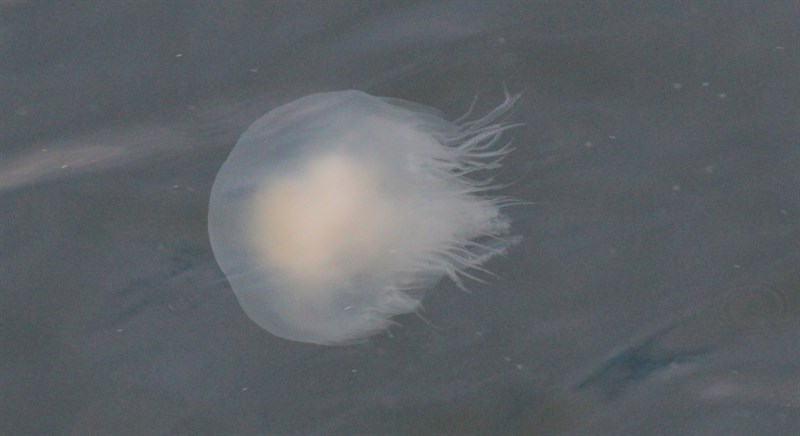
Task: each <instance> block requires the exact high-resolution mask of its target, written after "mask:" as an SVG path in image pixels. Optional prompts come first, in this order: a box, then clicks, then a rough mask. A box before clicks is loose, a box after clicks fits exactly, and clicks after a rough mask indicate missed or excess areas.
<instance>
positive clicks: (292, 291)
mask: <svg viewBox="0 0 800 436" xmlns="http://www.w3.org/2000/svg"><path fill="white" fill-rule="evenodd" d="M517 98H519V95H510V94H508V93H506V98H505V101H504V102H503V103H502V104H501V105H500V106H498V107H497V108H495V109H494V110H492V111H490V112H489V113H488V114H486V115H485V116H483V117H479V118H477V119H472V120H471V121H467V119H468V117H469V112H468V114H467V115H465V117H462V118H460V119H458V120H456V121H453V122H451V121H447V120H445V119H444V118H443V117H442V116H441V114H440V113H439V112H438V111H437V110H435V109H433V108H430V107H427V106H424V105H420V104H417V103H412V102H408V101H404V100H398V99H392V98H381V97H375V96H372V95H369V94H366V93H364V92H360V91H337V92H327V93H319V94H312V95H308V96H306V97H302V98H300V99H298V100H295V101H293V102H291V103H288V104H285V105H283V106H280V107H278V108H276V109H274V110H272V111H270V112H269V113H267V114H266V115H264V116H263V117H261V118H260V119H258V120H257V121H256V122H255V123H253V124H252V125H251V126H250V127H249V128H248V129H247V131H246V132H245V133H244V134H243V135H242V136H241V138H240V139H239V141H238V142H237V144H236V146H235V147H234V148H233V150H232V151H231V153H230V155H229V157H228V158H227V160H226V161H225V163H224V164H223V165H222V167H221V169H220V170H219V173H218V175H217V178H216V180H215V181H214V185H213V187H212V189H211V198H210V202H209V211H208V232H209V237H210V240H211V246H212V249H213V252H214V256H215V258H216V260H217V262H218V264H219V265H220V268H221V269H222V271H223V272H224V274H225V277H226V278H227V279H228V282H229V283H230V286H231V288H232V289H233V292H234V294H235V296H236V298H237V300H238V302H239V304H240V306H241V307H242V309H243V310H244V312H245V314H246V315H247V316H248V317H249V318H250V319H252V320H253V321H254V322H255V323H256V324H258V326H260V327H261V328H263V329H264V330H266V331H268V332H270V333H272V334H274V335H275V336H278V337H281V338H285V339H289V340H293V341H299V342H307V343H314V344H321V345H340V344H350V343H355V342H361V341H364V340H366V338H368V337H370V336H372V335H375V334H377V333H379V332H382V331H384V330H386V329H387V328H389V327H390V326H392V325H393V324H394V323H395V322H394V321H393V320H392V318H393V317H394V316H395V315H400V314H405V313H411V312H415V311H418V310H419V309H420V307H421V306H420V304H421V302H422V299H423V297H424V295H425V293H426V291H428V290H429V289H431V288H432V287H434V286H435V285H436V284H437V283H438V282H439V281H440V280H441V279H442V278H444V277H449V278H450V279H451V280H452V281H453V282H454V283H455V284H456V285H458V286H459V287H461V288H466V286H465V284H464V281H465V280H464V279H466V278H473V279H476V280H482V278H481V277H476V272H479V271H482V273H480V274H481V275H482V276H483V274H484V273H489V271H487V270H486V269H485V268H484V267H483V265H484V264H485V262H486V261H487V260H489V259H491V258H492V257H494V256H496V255H502V254H504V253H506V251H507V249H508V248H509V247H510V246H512V245H513V244H514V243H516V242H517V241H518V240H519V237H517V236H513V235H511V234H510V225H511V220H510V219H509V217H508V216H507V214H506V213H505V210H506V207H507V206H509V205H513V204H515V203H516V200H515V199H513V198H509V197H506V196H500V195H495V194H496V190H497V189H498V188H499V186H498V185H497V184H496V183H495V182H494V181H493V178H492V173H493V172H494V171H495V170H497V169H498V168H500V167H501V161H502V160H503V158H504V157H505V156H506V155H507V154H508V153H509V152H510V151H511V146H510V142H509V143H507V144H500V143H499V141H500V137H501V134H502V133H503V132H504V131H506V130H508V129H510V128H512V127H514V126H515V125H512V124H508V123H499V122H498V121H497V120H498V119H499V118H500V117H501V116H502V115H503V114H504V113H506V112H507V111H508V109H510V108H511V107H512V106H513V105H514V103H515V101H516V100H517ZM470 112H471V110H470ZM473 118H474V117H473Z"/></svg>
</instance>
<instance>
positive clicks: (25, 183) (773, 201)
mask: <svg viewBox="0 0 800 436" xmlns="http://www.w3.org/2000/svg"><path fill="white" fill-rule="evenodd" d="M798 23H800V5H798V3H797V2H796V1H774V2H773V1H749V2H748V1H736V2H721V1H676V2H650V3H642V2H534V1H530V2H509V3H506V2H474V3H473V2H407V3H406V2H402V3H401V2H397V3H377V2H332V1H331V2H328V1H316V2H315V1H309V2H269V3H260V2H232V1H231V2H194V1H182V2H171V1H170V2H167V1H163V2H162V1H154V2H137V1H123V2H118V1H97V2H40V1H30V2H28V1H25V0H10V1H8V0H7V1H0V433H2V434H9V435H17V434H48V435H49V434H76V435H84V434H118V435H123V434H158V435H163V434H192V435H195V434H214V435H218V434H241V435H251V434H252V435H256V434H298V435H306V434H430V435H436V434H458V435H469V434H481V435H483V434H508V435H517V434H520V435H529V434H576V435H577V434H698V435H706V434H725V435H737V434H740V435H752V434H769V435H773V434H774V435H782V434H795V433H797V432H798V431H800V114H799V113H798V112H800V110H798V109H799V107H798V106H799V103H798V101H800V67H799V66H800V46H799V45H798V41H800V32H798V28H800V27H798ZM504 85H505V86H507V87H508V88H509V89H510V90H512V91H522V92H523V97H522V99H521V100H520V101H519V103H518V104H517V106H516V108H515V110H514V112H513V113H512V114H511V115H510V117H511V118H512V119H513V120H515V121H519V122H524V123H525V125H524V126H523V127H520V128H517V129H516V130H515V131H514V133H513V135H512V136H513V139H514V144H515V146H516V150H515V152H514V154H513V155H512V157H510V158H509V159H508V160H507V161H506V163H505V166H504V167H503V168H502V170H501V171H500V172H499V173H498V180H500V181H502V182H504V183H511V185H510V187H508V188H507V190H506V193H507V194H509V195H513V196H516V197H518V198H521V199H524V200H528V201H532V202H535V205H533V206H530V207H521V208H515V209H511V210H509V213H510V214H511V215H512V217H513V219H514V230H515V232H516V233H518V234H520V235H522V236H523V237H524V240H523V242H522V243H520V244H519V245H517V246H516V247H515V248H514V249H513V250H511V252H510V253H509V255H508V256H507V257H506V258H502V259H497V260H493V261H492V262H491V264H490V265H488V268H489V269H491V270H492V271H493V272H494V273H496V274H498V276H500V278H497V279H490V280H488V282H489V283H488V284H483V283H478V282H473V283H468V285H469V287H470V289H471V293H464V292H462V291H461V290H459V289H458V288H457V287H456V286H455V285H454V284H453V283H451V282H449V281H443V282H441V283H440V284H439V285H438V286H437V287H436V288H435V289H434V290H432V291H431V292H430V293H429V294H428V297H427V298H426V300H425V311H424V312H423V313H421V314H420V315H421V316H416V315H409V316H403V317H400V318H398V319H397V321H398V322H399V323H400V324H401V326H399V327H397V328H394V329H392V330H391V331H390V334H383V335H379V336H376V337H374V338H372V339H371V340H370V341H368V342H367V343H366V344H362V345H356V346H348V347H322V346H316V345H309V344H301V343H296V342H290V341H286V340H282V339H278V338H276V337H274V336H271V335H270V334H269V333H267V332H265V331H263V330H261V329H260V328H259V327H258V326H256V325H255V324H254V323H253V322H251V321H250V320H249V319H248V318H247V317H246V316H245V315H244V313H243V311H242V310H241V308H240V307H239V305H238V304H237V302H236V299H235V297H234V295H233V293H232V292H231V289H230V287H229V285H228V283H227V281H226V280H225V277H224V276H223V275H222V273H221V271H220V269H219V267H218V266H217V264H216V262H215V260H214V258H213V255H212V253H211V249H210V246H209V242H208V234H207V229H206V214H207V206H208V197H209V190H210V188H211V185H212V183H213V181H214V177H215V176H216V173H217V171H218V169H219V168H220V166H221V165H222V162H223V161H224V159H225V158H226V156H227V154H228V152H229V151H230V150H231V148H232V147H233V145H234V144H235V143H236V140H237V139H238V137H239V135H241V133H243V132H244V131H245V130H246V129H247V126H248V125H249V124H250V123H252V122H253V121H254V120H255V119H257V118H258V117H260V116H261V115H263V114H264V113H266V112H268V111H269V110H271V109H273V108H275V107H277V106H279V105H281V104H283V103H286V102H288V101H291V100H294V99H296V98H299V97H301V96H303V95H307V94H311V93H315V92H322V91H330V90H339V89H360V90H364V91H366V92H369V93H370V94H373V95H380V96H388V97H396V98H402V99H406V100H410V101H415V102H419V103H423V104H426V105H429V106H432V107H436V108H439V109H441V110H442V112H444V113H445V114H446V115H448V117H449V118H457V117H458V116H459V115H461V114H462V113H463V112H464V111H465V110H466V109H467V108H468V107H469V105H470V102H471V101H472V100H473V97H475V95H478V97H479V98H478V107H477V109H476V110H478V111H484V112H485V111H486V110H487V109H489V108H491V107H494V106H495V105H497V104H498V103H499V102H500V101H501V99H502V96H503V86H504Z"/></svg>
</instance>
